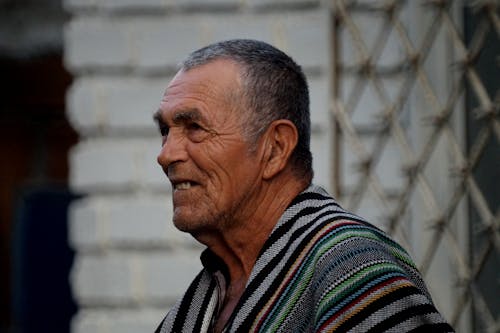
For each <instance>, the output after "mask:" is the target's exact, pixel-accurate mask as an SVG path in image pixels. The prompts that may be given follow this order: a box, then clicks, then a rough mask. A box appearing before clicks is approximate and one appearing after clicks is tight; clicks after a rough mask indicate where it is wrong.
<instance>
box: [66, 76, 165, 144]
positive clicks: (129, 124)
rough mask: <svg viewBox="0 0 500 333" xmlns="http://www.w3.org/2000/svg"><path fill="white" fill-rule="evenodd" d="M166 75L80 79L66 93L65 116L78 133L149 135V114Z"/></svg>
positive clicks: (151, 127)
mask: <svg viewBox="0 0 500 333" xmlns="http://www.w3.org/2000/svg"><path fill="white" fill-rule="evenodd" d="M169 80H170V78H150V79H140V78H126V77H125V78H123V77H118V78H116V77H108V78H106V77H105V78H102V77H101V78H82V79H79V80H76V82H75V83H74V84H73V85H72V87H71V90H70V92H69V94H68V115H69V118H70V121H71V123H72V125H73V126H74V127H75V128H76V129H78V131H79V132H80V134H82V135H85V136H89V135H92V134H93V133H106V134H118V135H122V134H123V132H124V131H127V132H129V133H130V132H133V133H138V132H140V133H141V134H142V135H144V134H146V135H153V134H154V133H156V126H155V123H154V121H153V118H152V115H153V113H154V112H155V111H156V108H157V107H158V105H159V103H160V100H161V97H162V95H163V92H164V90H165V87H166V86H167V84H168V82H169Z"/></svg>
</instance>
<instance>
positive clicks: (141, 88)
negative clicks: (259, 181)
mask: <svg viewBox="0 0 500 333" xmlns="http://www.w3.org/2000/svg"><path fill="white" fill-rule="evenodd" d="M64 4H65V8H66V9H67V10H68V12H70V13H71V14H72V17H71V19H70V20H69V22H68V23H67V25H66V29H65V63H66V66H67V68H68V69H69V70H70V71H71V72H72V73H73V75H74V81H73V84H72V87H71V89H70V91H69V92H68V95H67V102H68V103H67V104H68V111H67V113H68V118H69V119H70V122H71V124H72V125H73V126H74V128H75V129H76V130H77V131H78V132H79V134H80V142H79V143H78V144H77V145H76V146H75V147H74V148H73V149H72V151H71V154H70V183H71V186H72V188H73V189H74V190H75V191H76V192H78V193H82V194H84V197H83V198H82V199H81V200H79V201H76V202H75V203H74V204H73V205H72V206H71V208H70V215H69V219H70V228H69V230H70V231H69V232H70V240H71V244H72V246H73V247H74V248H75V250H76V251H77V255H76V259H75V263H74V266H73V269H72V274H71V282H72V288H73V294H74V296H75V299H76V301H77V303H78V304H79V306H80V310H79V312H78V313H77V315H76V316H75V317H74V319H73V322H72V332H76V333H90V332H92V333H96V332H97V333H100V332H103V333H104V332H106V333H113V332H120V333H123V332H152V331H153V330H154V328H155V327H156V325H157V324H158V323H159V321H160V320H161V319H162V317H163V315H164V314H165V313H166V311H167V310H168V308H169V307H170V306H171V305H172V304H173V302H174V301H175V300H176V299H177V298H178V297H179V295H180V294H181V293H182V292H183V291H184V290H185V289H186V287H187V285H188V283H189V282H190V281H191V280H192V278H193V277H194V275H195V274H196V273H197V272H198V271H199V269H200V266H201V265H200V262H199V252H200V250H201V246H200V245H198V244H196V243H195V242H194V241H193V239H192V238H191V237H190V236H189V235H186V234H183V233H181V232H179V231H177V230H176V229H175V228H174V227H173V225H172V223H171V202H170V200H171V199H170V194H169V192H170V185H169V184H168V183H167V181H166V178H165V176H164V175H163V172H162V171H161V169H160V167H159V166H158V165H157V163H156V156H157V154H158V152H159V149H160V138H159V137H158V135H157V130H156V129H155V124H154V122H153V120H152V115H153V113H154V112H155V111H156V109H157V107H158V104H159V101H160V99H161V96H162V94H163V91H164V89H165V87H166V85H167V83H168V81H169V80H170V78H171V77H172V75H173V74H174V73H175V71H174V68H175V66H176V64H177V63H179V61H180V60H182V58H184V57H185V56H186V55H187V54H188V53H189V52H191V51H192V50H194V49H196V48H198V47H201V46H203V45H206V44H208V43H210V42H213V41H215V40H221V39H227V38H237V37H239V38H258V39H262V40H264V41H267V42H270V43H272V44H274V45H276V46H277V47H279V48H281V49H283V50H284V51H286V52H288V53H289V54H290V55H292V57H294V58H295V59H296V60H297V62H298V63H300V64H301V65H303V66H304V68H305V70H306V73H307V75H308V76H309V82H310V90H311V111H312V121H313V128H314V131H313V132H314V133H313V142H312V147H313V155H314V165H315V169H316V170H315V171H316V177H315V180H316V181H317V182H318V183H320V184H322V185H325V186H329V185H330V175H329V170H330V165H329V164H330V153H329V149H328V144H327V143H328V142H330V130H329V126H328V121H329V116H328V114H327V109H328V76H327V73H328V68H327V66H328V64H329V54H328V53H329V40H330V39H329V30H328V29H329V21H328V20H329V16H328V13H327V10H326V8H324V7H322V6H321V4H320V1H311V0H280V1H271V0H246V1H245V0H242V1H233V0H208V1H205V0H189V1H185V0H168V1H166V0H146V1H139V0H125V1H124V0H104V1H96V0H66V1H65V3H64Z"/></svg>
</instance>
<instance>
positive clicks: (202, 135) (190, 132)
mask: <svg viewBox="0 0 500 333" xmlns="http://www.w3.org/2000/svg"><path fill="white" fill-rule="evenodd" d="M185 129H186V133H187V136H188V138H189V139H190V140H191V141H193V142H201V141H203V140H205V139H206V138H207V137H208V136H209V134H210V133H209V131H207V130H206V129H205V127H203V126H201V125H200V124H198V123H196V122H189V123H187V124H186V127H185Z"/></svg>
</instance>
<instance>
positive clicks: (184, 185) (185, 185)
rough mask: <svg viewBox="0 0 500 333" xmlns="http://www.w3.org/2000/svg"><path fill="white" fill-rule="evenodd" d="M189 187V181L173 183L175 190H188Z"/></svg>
mask: <svg viewBox="0 0 500 333" xmlns="http://www.w3.org/2000/svg"><path fill="white" fill-rule="evenodd" d="M190 188H191V183H190V182H183V183H179V184H177V185H175V189H176V190H189V189H190Z"/></svg>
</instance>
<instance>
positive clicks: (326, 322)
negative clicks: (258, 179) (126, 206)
mask: <svg viewBox="0 0 500 333" xmlns="http://www.w3.org/2000/svg"><path fill="white" fill-rule="evenodd" d="M214 269H215V268H214V267H208V266H206V268H205V270H203V271H202V273H200V275H199V276H198V277H197V278H196V279H195V280H194V281H193V283H192V284H191V286H190V288H189V289H188V291H187V292H186V294H185V295H184V297H183V299H182V300H181V301H180V302H179V303H177V305H176V306H175V307H174V308H173V309H172V310H171V311H170V312H169V313H168V314H167V317H166V318H165V319H164V321H163V323H162V324H161V325H160V327H159V329H158V330H157V332H210V325H208V324H207V323H209V322H210V321H212V320H213V319H214V318H215V317H216V316H217V313H216V309H217V308H218V306H215V305H212V304H214V302H215V303H216V304H219V303H220V302H222V301H223V300H219V299H218V295H219V293H218V292H217V282H216V281H215V280H216V279H215V278H214V277H213V275H212V273H209V272H213V271H214ZM209 304H210V305H212V306H209ZM419 328H422V329H423V328H425V329H426V330H427V331H433V332H453V329H452V328H451V327H450V326H449V325H448V324H447V323H446V321H445V320H444V319H443V317H442V316H441V315H440V314H439V312H438V311H437V310H436V308H435V307H434V305H433V303H432V300H431V298H430V296H429V294H428V291H427V290H426V288H425V285H424V282H423V281H422V279H421V277H420V274H419V273H418V271H417V269H416V268H415V265H414V264H413V262H412V260H411V258H410V256H409V255H408V253H407V252H406V251H405V250H404V249H403V248H402V247H401V246H400V245H399V244H397V243H396V242H394V241H393V240H392V239H391V238H389V237H388V236H387V235H386V234H384V233H383V232H382V231H380V230H379V229H378V228H376V227H374V226H373V225H371V224H369V223H367V222H366V221H364V220H363V219H361V218H360V217H358V216H356V215H354V214H351V213H349V212H347V211H345V210H343V209H342V208H341V207H340V206H339V205H338V204H337V203H336V202H335V201H334V200H333V199H332V198H331V197H330V196H329V195H328V194H327V193H326V192H325V191H324V190H323V189H321V188H319V187H317V186H314V185H312V186H310V187H309V188H308V189H307V190H306V191H304V192H303V193H301V194H300V195H299V196H298V197H297V198H295V200H294V201H293V202H292V203H291V204H290V206H289V207H288V209H287V210H286V211H285V213H284V214H283V216H282V217H281V219H280V220H279V221H278V223H277V224H276V226H275V228H274V230H273V232H272V233H271V235H270V237H269V239H268V240H267V242H266V243H265V244H264V247H263V249H262V251H261V253H260V255H259V257H258V258H257V261H256V263H255V266H254V269H253V271H252V273H251V275H250V278H249V281H248V283H247V287H246V290H245V292H244V293H243V295H242V297H241V299H240V301H239V303H238V305H237V307H236V308H235V311H234V313H233V315H232V317H231V319H230V321H229V323H228V325H227V327H226V330H225V331H226V332H386V331H394V332H407V331H411V330H418V329H419Z"/></svg>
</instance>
